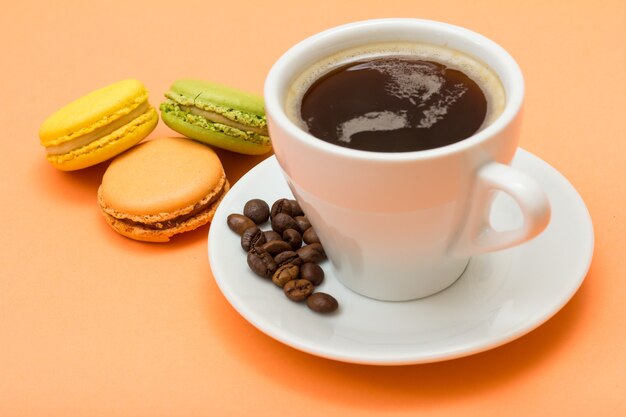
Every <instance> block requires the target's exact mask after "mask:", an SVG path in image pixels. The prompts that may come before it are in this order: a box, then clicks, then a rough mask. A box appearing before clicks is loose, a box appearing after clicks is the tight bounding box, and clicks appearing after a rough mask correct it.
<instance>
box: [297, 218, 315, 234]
mask: <svg viewBox="0 0 626 417" xmlns="http://www.w3.org/2000/svg"><path fill="white" fill-rule="evenodd" d="M293 219H294V220H295V221H296V224H297V225H298V230H299V231H300V233H304V232H306V229H308V228H309V227H311V223H310V222H309V219H307V218H306V216H296V217H294V218H293Z"/></svg>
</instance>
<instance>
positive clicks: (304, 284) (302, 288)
mask: <svg viewBox="0 0 626 417" xmlns="http://www.w3.org/2000/svg"><path fill="white" fill-rule="evenodd" d="M283 292H284V293H285V295H286V296H287V298H289V299H290V300H291V301H302V300H304V299H305V298H307V297H308V296H309V295H311V294H312V293H313V284H311V281H307V280H306V279H294V280H291V281H289V282H287V283H286V284H285V286H284V287H283Z"/></svg>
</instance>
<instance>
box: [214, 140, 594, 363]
mask: <svg viewBox="0 0 626 417" xmlns="http://www.w3.org/2000/svg"><path fill="white" fill-rule="evenodd" d="M518 158H520V159H526V158H529V159H531V160H534V162H536V163H540V164H543V165H544V167H545V168H546V169H547V170H548V171H551V174H552V175H555V176H556V177H557V178H558V180H559V183H560V185H559V187H560V188H562V187H566V188H567V189H566V190H564V191H563V193H565V194H569V196H570V198H574V199H575V200H577V203H579V208H581V209H583V211H582V213H581V214H584V219H583V218H578V219H577V220H578V221H579V226H580V227H581V228H586V229H587V230H586V236H587V237H588V239H585V241H586V243H587V248H586V249H584V253H585V254H587V259H586V262H585V264H584V266H582V267H581V268H580V273H579V274H578V276H576V277H575V279H574V278H570V279H568V280H567V282H566V283H569V284H570V286H571V287H570V286H568V287H569V288H567V291H565V288H564V289H563V290H562V291H561V292H560V294H561V297H560V300H559V301H558V302H557V299H556V298H555V300H554V301H555V302H553V303H552V304H551V306H552V308H550V309H545V311H543V314H539V316H538V317H536V318H535V319H534V320H532V322H531V323H529V322H528V320H526V321H522V322H520V323H518V325H517V326H513V327H510V328H508V329H506V331H505V332H502V333H499V334H498V335H497V337H491V338H489V340H488V342H485V339H484V338H483V339H481V338H475V340H474V341H473V343H464V344H460V345H459V346H454V347H450V348H447V349H440V350H438V351H437V352H436V353H433V354H424V353H425V352H422V353H420V352H419V351H416V352H414V353H413V354H411V355H403V356H402V357H399V356H398V355H397V354H394V353H393V349H390V352H388V353H387V354H381V353H377V354H372V353H368V352H365V353H363V352H350V353H348V352H344V351H342V350H341V349H339V350H336V349H334V348H333V347H332V346H330V347H329V346H322V347H321V348H320V347H318V346H315V344H312V343H311V342H310V341H309V340H305V339H302V338H301V337H299V335H297V334H292V333H290V332H289V331H288V329H284V328H280V327H279V326H276V325H274V324H272V323H268V322H267V320H266V321H265V322H264V319H263V316H262V315H259V314H257V313H256V312H255V311H252V310H249V309H247V308H246V306H245V304H244V300H243V298H242V297H241V296H240V295H239V294H237V293H236V291H235V290H234V288H232V287H230V286H229V285H227V280H224V279H222V278H224V277H222V276H218V275H220V274H219V273H218V274H216V269H219V267H218V266H217V265H219V259H217V258H215V251H213V252H212V251H211V250H210V248H211V247H212V246H213V247H215V246H214V245H217V244H218V243H217V241H218V238H217V237H216V236H217V235H218V232H215V231H214V230H218V228H213V227H211V228H210V229H209V235H208V255H209V263H210V266H211V269H212V272H213V277H214V279H215V281H216V283H217V285H218V288H219V289H220V291H221V292H222V294H223V295H224V296H225V298H226V299H227V301H228V302H229V304H230V305H231V306H232V307H233V308H234V309H235V311H237V312H238V313H239V314H240V315H241V316H242V317H243V318H244V319H245V320H246V321H248V322H249V323H250V324H252V325H253V326H254V327H256V328H257V329H258V330H260V331H261V332H263V333H265V334H266V335H268V336H270V337H272V338H274V339H275V340H277V341H279V342H281V343H283V344H285V345H287V346H291V347H293V348H295V349H297V350H300V351H303V352H306V353H309V354H312V355H315V356H319V357H323V358H327V359H331V360H337V361H342V362H348V363H356V364H366V365H409V364H422V363H432V362H439V361H445V360H452V359H456V358H460V357H465V356H470V355H474V354H477V353H481V352H485V351H488V350H491V349H494V348H496V347H499V346H502V345H505V344H507V343H510V342H511V341H513V340H516V339H518V338H520V337H522V336H524V335H526V334H528V333H530V332H532V331H533V330H535V329H536V328H538V327H540V326H541V325H543V324H544V323H545V322H547V321H548V320H549V319H550V318H552V317H553V316H554V315H556V314H557V313H558V312H559V311H560V310H561V309H562V308H563V307H564V306H565V305H566V304H567V303H568V302H569V301H570V300H571V299H572V297H573V296H574V295H575V294H576V293H577V291H578V289H579V288H580V286H581V285H582V283H583V282H584V280H585V277H586V276H587V273H588V271H589V268H590V266H591V261H592V258H593V251H594V240H595V236H594V231H593V224H592V220H591V216H590V214H589V210H588V208H587V207H586V205H585V203H584V201H583V199H582V198H581V196H580V194H579V193H578V192H577V190H576V189H575V188H574V187H573V185H572V184H571V183H570V182H569V181H568V180H567V179H566V178H565V177H564V176H563V175H562V174H561V173H560V172H559V171H558V170H556V169H555V168H554V167H553V166H551V165H550V164H548V163H547V162H545V161H544V160H542V159H541V158H539V157H537V156H536V155H534V154H532V153H531V152H528V151H526V150H524V149H522V148H518V151H517V153H516V155H515V158H514V159H513V165H514V164H515V161H516V160H517V159H518ZM271 164H275V165H276V168H278V169H280V168H279V166H278V163H277V161H276V157H275V155H272V156H270V157H268V158H266V159H265V160H263V161H261V162H260V163H259V164H257V165H256V166H255V167H253V168H252V169H251V170H250V171H249V172H247V173H246V174H245V175H244V176H242V177H241V179H240V180H239V181H238V182H237V184H235V185H234V186H233V187H232V188H231V191H230V192H229V193H228V194H227V195H226V197H225V198H224V201H223V202H222V204H221V205H220V207H218V210H217V212H216V213H215V219H217V220H218V221H220V219H221V220H222V221H223V222H224V223H225V219H226V216H225V215H223V214H222V213H223V211H224V210H225V209H223V210H222V211H220V208H222V207H224V208H225V207H228V206H229V204H230V201H231V200H232V199H235V198H236V195H235V194H237V193H238V192H239V188H241V187H242V185H239V183H240V182H241V184H244V185H245V183H246V179H247V178H249V177H252V176H254V175H255V172H258V171H261V170H263V169H273V168H271V167H270V168H268V167H266V165H271ZM238 185H239V187H238ZM233 189H235V192H233ZM288 192H289V191H288ZM229 197H230V198H229ZM583 221H584V225H582V222H583ZM224 228H225V226H222V227H220V228H219V230H225V229H224ZM226 229H227V228H226ZM212 242H213V243H214V244H213V245H212V244H211V243H212ZM581 245H582V243H581ZM513 249H515V248H511V249H507V250H513ZM453 285H454V284H453ZM344 290H345V291H349V292H350V293H352V294H354V295H356V296H358V297H362V298H363V299H366V300H368V301H371V302H382V303H386V302H385V301H379V300H374V299H369V298H367V297H364V296H362V295H359V294H357V293H354V292H353V291H351V290H350V289H348V288H344ZM412 302H419V300H412V301H405V303H412ZM390 303H393V302H390ZM338 314H340V312H338ZM326 319H331V317H326Z"/></svg>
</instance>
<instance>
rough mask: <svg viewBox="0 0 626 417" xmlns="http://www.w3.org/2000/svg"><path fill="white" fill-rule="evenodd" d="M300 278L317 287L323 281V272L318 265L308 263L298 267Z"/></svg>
mask: <svg viewBox="0 0 626 417" xmlns="http://www.w3.org/2000/svg"><path fill="white" fill-rule="evenodd" d="M300 278H302V279H308V280H309V281H311V284H313V285H315V286H316V287H317V286H318V285H320V284H321V283H322V281H324V270H323V269H322V267H321V266H319V265H318V264H314V263H312V262H308V263H306V264H302V266H301V267H300Z"/></svg>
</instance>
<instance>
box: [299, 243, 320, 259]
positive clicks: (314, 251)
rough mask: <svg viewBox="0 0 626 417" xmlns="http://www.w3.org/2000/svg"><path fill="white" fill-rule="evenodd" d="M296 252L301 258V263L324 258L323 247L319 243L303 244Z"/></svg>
mask: <svg viewBox="0 0 626 417" xmlns="http://www.w3.org/2000/svg"><path fill="white" fill-rule="evenodd" d="M296 253H297V254H298V256H300V258H302V262H303V263H308V262H313V263H319V262H321V261H323V260H324V259H326V253H325V252H324V248H322V245H320V244H319V243H311V244H310V245H306V246H303V247H301V248H300V249H298V250H297V251H296Z"/></svg>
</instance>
